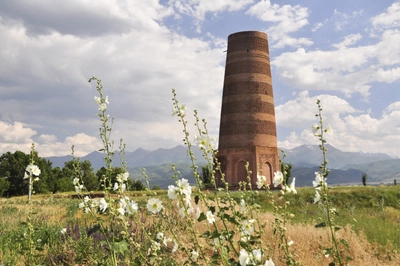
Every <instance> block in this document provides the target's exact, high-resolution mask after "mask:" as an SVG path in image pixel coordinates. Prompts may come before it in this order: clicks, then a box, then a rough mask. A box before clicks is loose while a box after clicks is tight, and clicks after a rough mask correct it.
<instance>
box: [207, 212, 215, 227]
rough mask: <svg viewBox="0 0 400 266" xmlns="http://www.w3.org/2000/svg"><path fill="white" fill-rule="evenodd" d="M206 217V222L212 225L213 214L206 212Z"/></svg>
mask: <svg viewBox="0 0 400 266" xmlns="http://www.w3.org/2000/svg"><path fill="white" fill-rule="evenodd" d="M206 217H207V221H208V222H209V223H210V224H212V223H214V222H215V217H214V214H213V213H212V212H211V211H208V212H207V213H206Z"/></svg>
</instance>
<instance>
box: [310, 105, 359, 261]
mask: <svg viewBox="0 0 400 266" xmlns="http://www.w3.org/2000/svg"><path fill="white" fill-rule="evenodd" d="M316 104H317V106H318V113H317V114H316V115H315V116H316V117H317V118H318V123H314V124H313V126H312V131H313V133H314V135H315V136H316V137H318V139H319V141H320V145H319V148H320V149H321V151H322V159H323V161H322V164H321V165H320V170H319V171H318V172H315V180H314V181H313V186H314V187H315V197H314V203H316V204H320V205H321V207H322V208H323V210H324V214H325V216H326V217H325V218H326V222H327V225H328V227H329V231H330V236H331V243H332V246H331V247H328V248H326V249H325V250H324V255H325V256H327V257H328V256H330V255H332V256H333V262H332V263H331V264H330V265H336V263H337V264H339V265H344V262H343V261H344V259H345V260H352V258H351V257H349V256H346V257H345V258H344V259H343V257H344V256H343V254H342V251H341V250H340V248H339V245H340V244H342V245H344V246H345V248H347V249H349V245H348V243H347V241H346V240H345V239H338V237H337V235H336V232H337V231H338V230H340V229H342V228H341V227H339V226H337V225H335V215H337V210H336V208H334V207H333V206H332V202H331V201H330V198H329V189H330V188H329V186H328V183H327V178H328V175H329V172H330V170H329V169H328V168H327V164H328V159H327V156H326V155H327V151H328V149H327V148H326V139H325V134H328V135H331V134H333V130H332V128H331V126H330V125H328V126H327V127H325V126H324V120H323V118H322V108H321V101H320V100H317V102H316Z"/></svg>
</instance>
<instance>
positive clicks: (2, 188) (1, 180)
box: [0, 177, 10, 197]
mask: <svg viewBox="0 0 400 266" xmlns="http://www.w3.org/2000/svg"><path fill="white" fill-rule="evenodd" d="M9 188H10V182H9V181H8V180H7V178H5V177H0V197H2V196H3V195H4V193H5V192H6V191H7V190H8V189H9Z"/></svg>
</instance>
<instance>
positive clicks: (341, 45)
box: [332, 33, 362, 49]
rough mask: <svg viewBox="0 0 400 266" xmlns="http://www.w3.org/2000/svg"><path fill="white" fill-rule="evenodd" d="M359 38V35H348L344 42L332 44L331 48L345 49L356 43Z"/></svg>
mask: <svg viewBox="0 0 400 266" xmlns="http://www.w3.org/2000/svg"><path fill="white" fill-rule="evenodd" d="M361 38H362V36H361V34H360V33H356V34H350V35H347V36H345V37H344V40H343V41H342V42H340V43H335V44H332V46H333V47H335V48H337V49H343V48H346V47H348V46H351V45H353V44H355V43H357V42H358V41H359V40H360V39H361Z"/></svg>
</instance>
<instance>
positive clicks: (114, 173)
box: [96, 167, 145, 190]
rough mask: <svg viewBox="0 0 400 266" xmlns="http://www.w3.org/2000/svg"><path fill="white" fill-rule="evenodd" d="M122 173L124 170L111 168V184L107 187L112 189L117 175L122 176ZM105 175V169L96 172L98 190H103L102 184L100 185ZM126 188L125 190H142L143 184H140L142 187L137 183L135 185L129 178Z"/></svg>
mask: <svg viewBox="0 0 400 266" xmlns="http://www.w3.org/2000/svg"><path fill="white" fill-rule="evenodd" d="M123 173H125V170H124V168H122V167H112V168H111V182H110V183H108V184H107V186H108V187H113V185H114V183H115V182H116V180H117V175H118V174H123ZM106 175H107V169H106V168H105V167H102V168H100V169H99V170H97V172H96V176H97V180H98V182H99V184H100V186H99V187H100V189H103V186H102V185H103V184H102V183H103V180H104V177H105V176H106ZM140 182H141V181H140ZM142 187H143V188H142ZM126 188H127V190H144V189H145V186H144V185H143V183H142V185H140V184H139V183H135V182H134V181H132V179H131V178H129V179H128V182H127V184H126ZM141 188H142V189H141Z"/></svg>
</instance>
